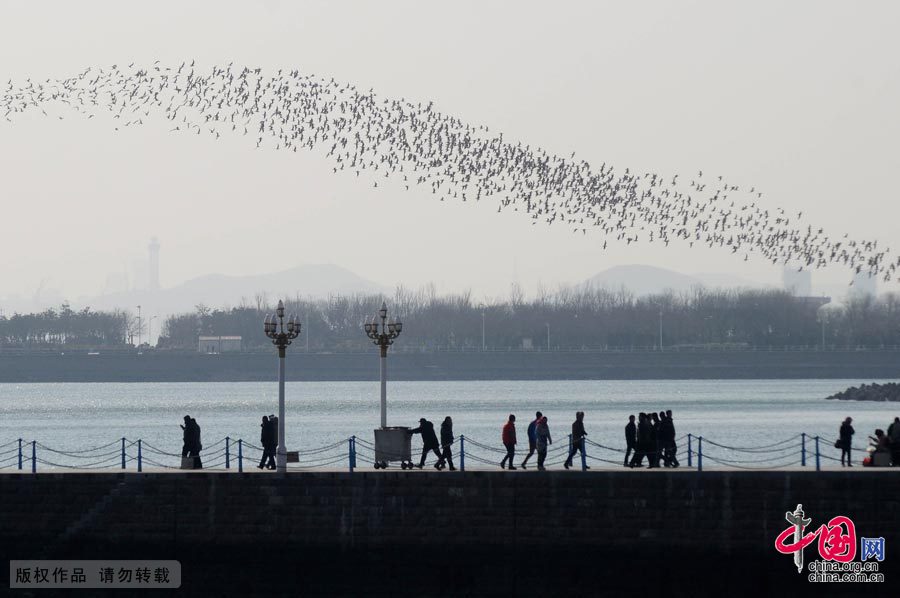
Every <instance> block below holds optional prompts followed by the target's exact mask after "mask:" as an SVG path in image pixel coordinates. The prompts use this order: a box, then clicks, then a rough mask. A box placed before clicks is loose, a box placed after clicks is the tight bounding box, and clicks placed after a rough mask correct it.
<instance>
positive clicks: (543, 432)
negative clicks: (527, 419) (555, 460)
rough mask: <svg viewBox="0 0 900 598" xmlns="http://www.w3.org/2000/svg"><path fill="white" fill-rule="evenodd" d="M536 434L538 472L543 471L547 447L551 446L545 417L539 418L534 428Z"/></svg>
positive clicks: (551, 442)
mask: <svg viewBox="0 0 900 598" xmlns="http://www.w3.org/2000/svg"><path fill="white" fill-rule="evenodd" d="M535 433H536V434H537V454H538V471H544V469H545V467H544V460H545V459H547V445H548V444H553V439H552V438H550V426H548V425H547V416H546V415H544V416H541V419H540V421H539V422H538V424H537V427H536V428H535Z"/></svg>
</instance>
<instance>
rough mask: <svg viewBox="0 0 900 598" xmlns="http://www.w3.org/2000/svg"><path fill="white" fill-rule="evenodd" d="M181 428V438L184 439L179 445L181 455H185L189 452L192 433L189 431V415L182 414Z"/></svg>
mask: <svg viewBox="0 0 900 598" xmlns="http://www.w3.org/2000/svg"><path fill="white" fill-rule="evenodd" d="M181 429H182V431H183V432H182V435H181V436H182V440H183V441H184V445H183V446H182V447H181V457H182V458H184V457H187V456H188V455H189V454H191V444H192V442H193V440H192V438H193V433H192V431H191V416H190V415H185V416H184V423H183V424H181Z"/></svg>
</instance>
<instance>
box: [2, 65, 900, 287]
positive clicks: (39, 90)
mask: <svg viewBox="0 0 900 598" xmlns="http://www.w3.org/2000/svg"><path fill="white" fill-rule="evenodd" d="M56 108H60V109H64V110H73V111H75V112H77V113H81V114H83V115H85V116H86V118H93V117H94V116H96V115H97V114H99V113H100V112H101V111H107V112H109V113H111V115H112V118H113V119H114V122H116V123H117V124H116V125H115V129H116V130H119V128H120V127H130V126H135V125H142V124H144V122H145V119H147V120H149V119H151V118H154V117H158V116H164V117H165V118H167V119H168V120H169V121H171V125H170V126H171V131H173V132H183V133H191V134H197V135H201V134H208V135H211V136H214V137H215V138H216V139H218V138H220V137H221V136H222V134H228V133H231V134H237V135H241V136H247V137H249V138H251V139H252V140H253V141H254V142H255V145H256V147H258V148H259V147H263V146H274V148H275V149H277V150H283V151H292V152H297V151H298V150H301V149H306V150H315V151H320V152H321V153H323V154H324V155H325V156H327V157H328V158H329V159H330V160H332V161H333V165H332V169H333V172H334V173H339V172H344V173H347V174H349V175H350V176H355V177H361V176H363V173H365V176H366V178H367V179H368V178H369V177H372V178H371V182H372V184H373V186H375V187H377V186H378V183H379V181H381V180H382V179H392V180H394V181H397V182H398V183H400V184H402V185H403V186H405V188H406V189H407V190H408V189H409V188H410V186H419V187H424V188H425V189H426V190H428V189H430V190H431V193H432V194H433V195H435V196H437V197H438V198H439V199H440V201H445V200H457V201H482V200H487V199H488V198H491V199H492V200H493V201H496V202H497V210H498V211H502V210H511V211H515V212H522V213H524V214H526V215H528V216H530V218H531V219H532V223H534V224H536V223H537V222H539V221H544V222H547V223H550V224H554V223H562V224H565V225H566V226H568V227H570V228H571V229H572V231H573V232H574V233H578V232H580V233H582V234H587V233H588V232H591V233H592V234H599V235H600V236H601V237H603V248H604V249H605V248H606V247H607V244H608V242H609V241H610V240H613V241H614V242H619V243H626V244H631V243H641V242H645V241H646V242H650V243H663V244H665V245H666V246H668V245H669V243H670V242H672V241H680V242H684V243H687V244H689V245H690V246H691V247H693V246H694V245H695V244H697V245H700V244H703V245H707V246H709V247H717V248H721V249H722V250H725V251H728V252H730V253H732V254H737V255H738V256H739V257H740V258H742V259H744V260H748V259H749V258H750V255H751V254H754V253H757V254H760V255H762V256H763V257H764V258H766V259H768V260H770V261H771V262H772V263H776V264H778V263H781V264H791V265H793V266H797V267H799V268H800V269H803V268H821V267H824V266H826V265H829V264H839V265H842V266H845V267H847V268H849V269H850V270H852V271H853V272H855V273H856V274H859V273H861V272H864V273H867V274H868V275H870V276H880V277H882V278H883V279H884V280H885V281H890V280H894V279H895V277H896V275H897V269H898V267H900V257H898V258H897V259H896V260H893V261H891V259H890V258H889V256H890V251H889V249H888V248H887V247H885V246H884V245H883V244H882V245H881V246H879V243H878V241H862V240H855V239H850V238H849V235H847V234H844V235H842V236H839V237H834V236H830V235H828V234H826V232H825V231H824V230H823V229H821V228H818V227H813V226H812V225H809V224H806V225H804V223H803V218H802V217H803V214H802V212H800V213H797V214H794V213H787V212H785V210H783V209H782V208H779V207H775V206H767V205H766V202H765V201H763V194H762V192H759V191H757V190H756V189H755V188H750V189H749V190H748V189H741V188H740V187H739V186H738V185H733V184H731V183H729V182H728V181H726V180H724V179H723V177H721V176H713V177H710V176H704V173H703V172H702V171H698V172H697V173H696V174H694V175H693V176H690V177H679V175H676V176H674V177H672V178H671V179H669V178H668V177H665V178H664V177H662V176H660V175H658V174H653V173H641V174H639V173H636V172H631V171H630V170H629V169H628V168H625V169H624V170H616V169H614V168H613V167H612V166H610V165H608V164H606V163H603V164H601V165H600V167H599V168H594V167H592V166H591V165H590V164H588V163H587V162H586V161H584V160H576V159H575V154H574V153H573V154H572V155H571V156H569V157H561V156H557V155H550V154H548V153H547V152H546V151H544V150H542V149H541V148H538V147H532V146H530V145H528V144H523V143H522V142H521V141H516V142H513V141H508V140H504V137H503V134H502V133H500V134H496V135H494V134H491V132H490V130H489V129H488V127H486V126H480V125H479V126H473V125H470V124H467V123H465V122H462V121H461V120H459V119H457V118H454V117H452V116H448V115H446V114H442V113H440V112H438V111H436V110H435V109H434V107H433V103H431V102H429V103H428V104H423V103H411V102H409V101H406V100H404V99H400V100H396V99H386V98H379V97H377V96H376V95H375V94H374V93H373V90H371V89H370V90H369V91H368V92H363V91H361V90H359V89H357V88H356V87H354V86H352V85H350V84H346V83H341V82H338V81H335V80H334V79H333V78H331V79H327V80H326V79H324V78H321V77H316V76H313V75H309V74H304V73H302V72H301V71H299V70H290V71H283V70H279V71H277V72H276V73H274V74H271V75H269V74H265V73H264V72H263V70H262V69H259V68H246V67H243V68H236V67H234V65H233V63H232V64H229V65H227V66H224V67H218V66H217V67H213V68H212V69H211V70H206V71H203V72H201V71H200V69H199V68H197V67H196V66H195V63H194V62H193V61H192V62H190V63H187V62H184V63H182V64H181V65H180V66H165V65H162V64H160V62H159V61H157V62H155V63H153V64H152V65H150V66H148V67H142V66H135V65H134V64H129V65H128V66H127V67H120V66H118V65H112V66H111V67H108V68H88V69H86V70H84V71H83V72H81V73H79V74H77V75H76V76H74V77H71V78H67V79H46V80H41V81H33V80H31V79H28V80H26V81H25V82H24V84H21V85H18V86H17V85H14V84H13V82H12V81H11V80H10V81H9V82H8V83H7V84H6V86H5V87H4V88H3V90H2V95H0V113H2V114H4V118H5V119H6V120H8V121H11V122H12V121H13V120H14V119H15V118H16V117H17V116H20V115H22V114H23V113H25V112H27V111H29V110H35V111H37V110H40V111H41V112H42V113H43V114H44V115H47V110H48V109H50V110H53V109H56ZM57 117H58V118H63V116H61V115H57ZM680 178H681V179H682V180H679V179H680ZM685 179H687V180H685ZM688 180H689V182H688Z"/></svg>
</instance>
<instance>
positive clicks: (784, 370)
mask: <svg viewBox="0 0 900 598" xmlns="http://www.w3.org/2000/svg"><path fill="white" fill-rule="evenodd" d="M276 362H277V357H276V355H275V353H274V351H273V352H272V353H271V354H268V353H240V354H221V355H204V354H200V353H192V352H191V353H189V352H178V353H173V352H146V353H144V354H143V355H137V354H103V353H101V354H99V355H88V354H86V353H79V354H72V353H69V354H65V355H60V354H18V355H3V354H2V353H0V383H24V382H209V381H222V382H239V381H262V380H272V379H273V378H274V377H275V375H276ZM388 376H389V379H391V380H592V379H599V380H656V379H658V380H686V379H707V380H709V379H779V378H781V379H798V378H820V379H835V378H853V379H863V380H865V379H873V380H874V379H900V352H898V351H852V350H848V351H827V352H817V351H797V352H787V351H773V352H763V351H759V352H749V351H741V352H721V351H710V352H703V351H696V352H653V351H642V352H634V353H610V352H571V353H569V352H549V353H546V352H544V353H538V352H509V353H506V352H487V353H480V352H467V353H399V352H398V353H394V354H390V355H389V356H388ZM287 378H288V380H314V381H352V380H377V379H378V356H377V353H376V352H375V351H372V352H371V353H309V354H307V353H304V352H302V351H297V352H293V353H290V352H289V354H288V367H287Z"/></svg>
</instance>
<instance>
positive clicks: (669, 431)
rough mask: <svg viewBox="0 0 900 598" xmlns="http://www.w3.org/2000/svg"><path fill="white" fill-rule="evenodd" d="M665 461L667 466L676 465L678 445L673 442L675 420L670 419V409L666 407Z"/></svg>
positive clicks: (677, 464)
mask: <svg viewBox="0 0 900 598" xmlns="http://www.w3.org/2000/svg"><path fill="white" fill-rule="evenodd" d="M666 453H667V459H666V463H667V464H668V466H669V467H678V466H679V465H681V463H679V462H678V445H677V444H675V420H673V419H672V410H671V409H666Z"/></svg>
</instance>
